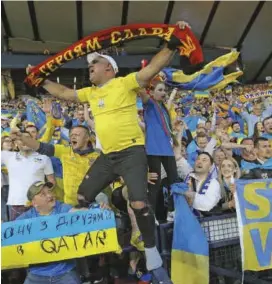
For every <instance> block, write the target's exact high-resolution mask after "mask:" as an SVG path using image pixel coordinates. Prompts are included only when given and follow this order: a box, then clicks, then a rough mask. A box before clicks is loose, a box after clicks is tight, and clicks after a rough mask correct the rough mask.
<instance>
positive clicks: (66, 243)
mask: <svg viewBox="0 0 272 284" xmlns="http://www.w3.org/2000/svg"><path fill="white" fill-rule="evenodd" d="M58 206H59V205H58V203H57V204H56V207H58ZM32 214H34V213H33V212H32ZM1 238H2V242H1V249H2V250H1V253H2V262H1V268H2V269H12V268H19V267H27V266H29V265H31V264H38V263H48V262H55V261H63V260H66V259H75V258H81V257H84V256H89V255H94V254H101V253H107V252H111V251H116V250H117V249H118V241H117V234H116V224H115V218H114V213H113V212H112V211H110V210H101V209H98V208H94V209H89V210H88V211H77V212H70V213H62V214H58V215H50V216H43V217H36V218H30V219H24V220H23V219H21V220H20V219H19V220H16V221H13V222H5V223H2V226H1ZM69 283H71V282H69ZM69 283H67V284H69Z"/></svg>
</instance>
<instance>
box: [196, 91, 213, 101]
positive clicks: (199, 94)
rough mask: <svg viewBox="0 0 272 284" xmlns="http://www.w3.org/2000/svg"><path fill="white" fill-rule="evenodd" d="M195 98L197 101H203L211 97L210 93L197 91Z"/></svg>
mask: <svg viewBox="0 0 272 284" xmlns="http://www.w3.org/2000/svg"><path fill="white" fill-rule="evenodd" d="M194 94H195V98H197V99H203V98H208V97H209V96H210V92H209V91H195V92H194Z"/></svg>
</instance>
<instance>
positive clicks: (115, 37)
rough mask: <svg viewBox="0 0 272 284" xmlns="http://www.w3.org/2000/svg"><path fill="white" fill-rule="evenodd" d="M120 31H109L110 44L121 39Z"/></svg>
mask: <svg viewBox="0 0 272 284" xmlns="http://www.w3.org/2000/svg"><path fill="white" fill-rule="evenodd" d="M121 40H122V38H121V33H120V32H118V31H114V32H112V33H111V44H115V43H118V42H119V41H121Z"/></svg>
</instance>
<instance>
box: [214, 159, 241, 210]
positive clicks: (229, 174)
mask: <svg viewBox="0 0 272 284" xmlns="http://www.w3.org/2000/svg"><path fill="white" fill-rule="evenodd" d="M240 176H241V172H240V169H239V165H238V163H237V162H236V161H235V160H234V159H233V158H225V159H224V160H223V161H222V162H221V164H220V166H219V175H218V179H219V183H220V187H221V196H222V199H221V201H220V203H221V209H222V210H223V211H233V210H235V200H234V192H235V179H239V178H240Z"/></svg>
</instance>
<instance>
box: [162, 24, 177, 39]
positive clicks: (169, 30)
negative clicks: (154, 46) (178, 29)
mask: <svg viewBox="0 0 272 284" xmlns="http://www.w3.org/2000/svg"><path fill="white" fill-rule="evenodd" d="M174 30H175V28H170V27H169V28H168V30H167V31H166V32H165V33H164V34H163V38H164V39H165V40H166V41H169V40H170V38H171V36H172V34H173V32H174Z"/></svg>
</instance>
